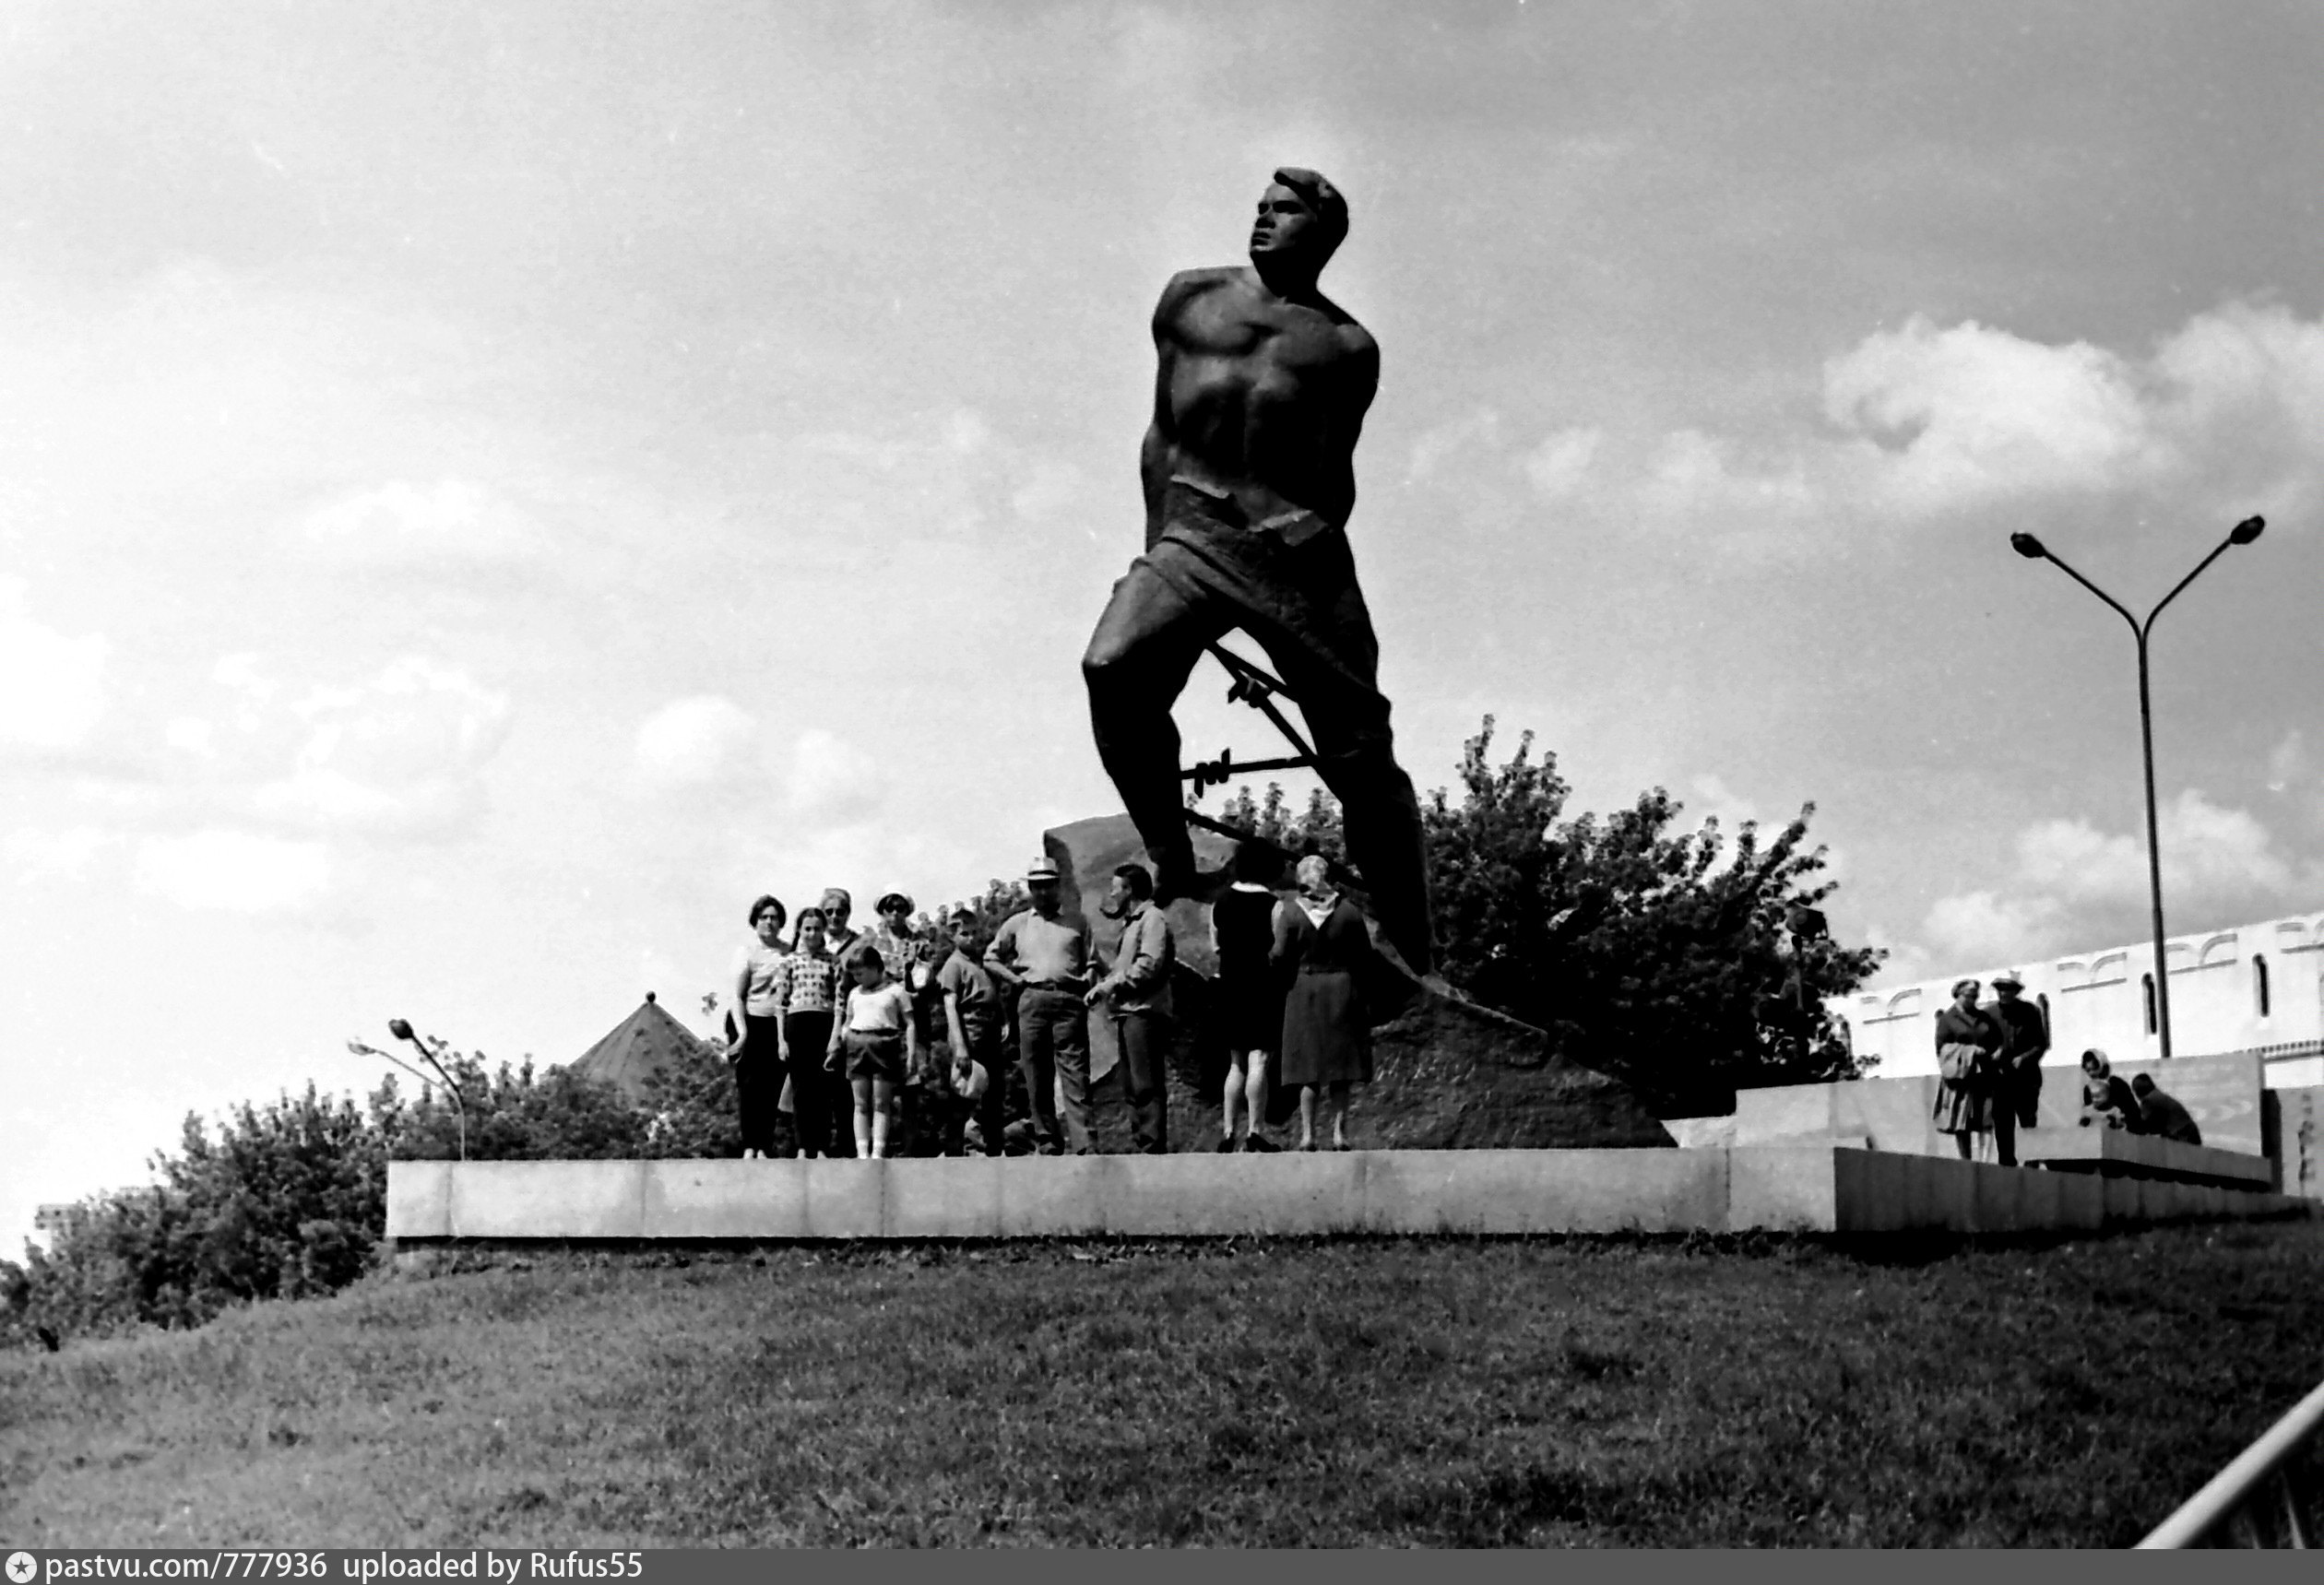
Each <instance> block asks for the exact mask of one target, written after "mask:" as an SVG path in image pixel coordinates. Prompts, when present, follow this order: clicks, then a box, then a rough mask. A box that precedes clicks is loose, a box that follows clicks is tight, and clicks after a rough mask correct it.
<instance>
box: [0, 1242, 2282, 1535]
mask: <svg viewBox="0 0 2324 1585" xmlns="http://www.w3.org/2000/svg"><path fill="white" fill-rule="evenodd" d="M2318 1378H2324V1222H2318V1221H2308V1222H2284V1223H2271V1224H2239V1225H2223V1226H2213V1227H2178V1228H2169V1229H2159V1230H2153V1231H2149V1232H2144V1233H2139V1234H2127V1235H2120V1236H2111V1237H2105V1238H2093V1239H2087V1240H2082V1241H2078V1242H2071V1243H2063V1244H2058V1245H2055V1246H2052V1247H2047V1248H2038V1247H2029V1246H2026V1245H2023V1244H2019V1245H2015V1246H2007V1245H1991V1244H1987V1245H1961V1244H1954V1243H1923V1244H1917V1245H1914V1246H1911V1247H1908V1248H1895V1247H1891V1248H1890V1249H1889V1250H1888V1251H1887V1252H1886V1253H1885V1254H1883V1255H1879V1256H1874V1255H1869V1254H1866V1253H1862V1252H1851V1251H1850V1250H1848V1249H1845V1248H1839V1247H1835V1246H1833V1245H1831V1244H1829V1243H1825V1242H1819V1241H1815V1240H1808V1239H1797V1240H1790V1239H1742V1240H1737V1239H1690V1240H1685V1241H1675V1240H1618V1239H1572V1240H1540V1241H1526V1242H1466V1241H1455V1240H1421V1239H1411V1240H1398V1241H1357V1240H1349V1241H1344V1242H1308V1241H1268V1242H1264V1243H1261V1244H1257V1245H1253V1244H1251V1243H1248V1242H1242V1243H1237V1244H1234V1245H1231V1246H1215V1245H1183V1246H1174V1245H1145V1244H1103V1243H1096V1244H1045V1245H1020V1246H999V1247H990V1248H890V1249H884V1250H883V1249H874V1248H848V1249H841V1248H824V1249H820V1250H811V1249H785V1250H778V1251H772V1252H768V1253H766V1254H765V1255H753V1254H749V1253H741V1254H729V1253H712V1254H702V1253H696V1254H693V1255H691V1256H688V1255H678V1254H663V1255H660V1256H655V1257H649V1256H605V1255H589V1254H580V1253H575V1254H543V1255H539V1256H536V1257H533V1258H531V1259H530V1260H521V1261H516V1262H513V1263H511V1262H506V1261H505V1258H504V1263H503V1264H502V1265H501V1266H499V1267H497V1268H492V1269H485V1268H481V1267H480V1268H479V1269H474V1270H468V1271H455V1270H447V1271H445V1272H440V1273H439V1274H436V1275H433V1276H429V1277H424V1278H412V1277H403V1278H388V1277H378V1278H374V1279H371V1280H369V1281H367V1282H365V1283H362V1284H361V1285H359V1286H358V1287H357V1288H356V1289H354V1290H351V1291H350V1292H349V1293H347V1294H344V1295H340V1296H338V1297H337V1298H334V1299H329V1300H323V1301H310V1302H306V1303H300V1304H279V1305H268V1306H263V1307H256V1308H254V1309H250V1310H246V1311H243V1312H240V1313H237V1314H234V1315H231V1316H229V1317H227V1318H225V1319H222V1320H220V1321H219V1322H217V1323H215V1324H213V1325H211V1326H209V1327H207V1328H205V1329H203V1330H201V1331H196V1332H191V1333H180V1334H174V1335H160V1336H149V1337H144V1338H137V1339H128V1340H122V1341H117V1342H110V1343H81V1344H77V1345H74V1346H71V1347H68V1348H67V1349H66V1350H65V1352H64V1353H62V1354H54V1355H48V1354H13V1355H9V1356H6V1357H4V1358H0V1538H5V1539H6V1541H7V1543H8V1544H18V1545H31V1546H47V1545H95V1544H129V1545H148V1546H152V1545H207V1544H219V1545H227V1544H292V1545H324V1544H332V1545H419V1544H494V1545H505V1546H515V1545H535V1544H543V1545H546V1544H554V1545H558V1546H568V1545H614V1544H623V1545H628V1544H644V1545H702V1544H800V1543H803V1544H817V1545H832V1544H850V1543H870V1544H983V1543H1003V1544H1049V1543H1065V1544H1139V1543H1149V1542H1150V1543H1161V1544H1292V1545H1297V1544H1405V1543H1428V1544H1464V1545H1499V1544H1520V1543H1522V1544H1552V1545H1555V1544H1665V1545H1669V1544H1680V1545H1683V1544H1778V1545H1859V1544H1865V1545H1920V1544H1956V1543H1961V1544H1983V1545H2010V1546H2016V1545H2057V1544H2073V1545H2112V1544H2125V1543H2128V1542H2130V1541H2133V1540H2135V1539H2137V1537H2138V1536H2139V1535H2140V1534H2141V1533H2143V1532H2144V1531H2145V1530H2146V1529H2147V1528H2148V1527H2149V1526H2150V1525H2151V1524H2152V1523H2153V1522H2154V1521H2155V1520H2159V1519H2161V1518H2162V1517H2163V1515H2164V1513H2166V1512H2167V1511H2168V1510H2169V1509H2170V1508H2172V1507H2174V1506H2175V1505H2176V1503H2177V1502H2178V1501H2179V1500H2180V1499H2181V1498H2182V1497H2184V1496H2187V1495H2188V1493H2190V1492H2192V1491H2193V1490H2194V1489H2195V1488H2196V1487H2197V1486H2198V1485H2199V1484H2201V1483H2202V1481H2203V1480H2205V1479H2206V1478H2208V1477H2209V1476H2210V1475H2211V1473H2214V1472H2215V1471H2216V1470H2217V1469H2218V1468H2219V1466H2220V1465H2221V1464H2223V1463H2224V1462H2225V1461H2227V1459H2228V1458H2229V1457H2231V1456H2232V1455H2233V1454H2234V1453H2235V1451H2236V1450H2237V1449H2239V1448H2240V1447H2241V1446H2242V1445H2243V1444H2244V1443H2245V1442H2246V1441H2247V1440H2248V1439H2249V1438H2250V1437H2253V1436H2255V1435H2256V1434H2257V1433H2258V1432H2259V1431H2260V1430H2261V1429H2262V1428H2263V1427H2264V1426H2266V1425H2268V1424H2269V1423H2270V1422H2271V1421H2272V1420H2273V1419H2274V1418H2275V1416H2276V1415H2277V1414H2279V1413H2282V1411H2283V1410H2284V1409H2285V1408H2287V1407H2289V1406H2290V1404H2292V1403H2293V1402H2294V1401H2295V1400H2297V1399H2298V1398H2299V1396H2300V1395H2301V1394H2302V1393H2303V1392H2304V1391H2306V1390H2307V1389H2308V1388H2310V1387H2312V1386H2313V1385H2314V1384H2315V1383H2316V1381H2317V1380H2318Z"/></svg>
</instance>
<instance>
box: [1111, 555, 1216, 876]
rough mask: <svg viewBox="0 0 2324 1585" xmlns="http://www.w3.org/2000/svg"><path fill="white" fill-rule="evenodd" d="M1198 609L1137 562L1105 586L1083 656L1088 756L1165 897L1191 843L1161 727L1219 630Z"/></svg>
mask: <svg viewBox="0 0 2324 1585" xmlns="http://www.w3.org/2000/svg"><path fill="white" fill-rule="evenodd" d="M1205 604H1206V602H1203V601H1201V600H1199V599H1197V598H1196V597H1193V596H1192V595H1189V594H1188V593H1186V592H1184V591H1183V590H1181V589H1180V587H1179V586H1176V585H1175V584H1173V583H1171V582H1170V581H1169V580H1168V579H1167V578H1165V577H1163V576H1162V575H1161V574H1159V573H1157V572H1156V571H1155V570H1154V568H1153V566H1152V565H1150V564H1149V563H1148V562H1147V560H1146V559H1145V558H1144V557H1143V556H1141V557H1140V558H1139V559H1138V560H1136V561H1134V562H1131V563H1130V571H1129V572H1128V573H1126V574H1123V575H1122V578H1121V580H1120V582H1119V583H1117V584H1115V585H1114V591H1113V598H1112V599H1110V600H1109V601H1108V602H1107V604H1106V610H1105V614H1104V615H1103V616H1101V617H1099V618H1098V619H1097V632H1096V633H1092V634H1091V635H1090V639H1089V648H1088V651H1087V652H1086V653H1085V654H1084V655H1083V656H1082V678H1083V680H1084V681H1085V682H1086V683H1087V684H1088V686H1089V725H1090V728H1091V731H1092V733H1093V735H1094V736H1095V737H1096V738H1097V757H1098V758H1099V759H1100V760H1101V761H1103V762H1104V763H1105V766H1106V774H1107V775H1109V776H1111V777H1112V778H1113V784H1114V787H1115V789H1116V790H1117V791H1119V792H1120V794H1121V801H1122V805H1123V807H1125V808H1126V809H1128V810H1129V811H1130V818H1131V820H1132V822H1134V823H1135V824H1136V826H1137V828H1138V836H1139V838H1140V840H1141V841H1143V842H1144V844H1145V849H1146V852H1147V854H1148V855H1150V856H1151V857H1152V858H1153V859H1154V863H1155V868H1156V870H1157V871H1158V873H1157V874H1156V877H1155V879H1156V883H1157V886H1158V887H1159V889H1160V890H1161V891H1162V892H1163V893H1164V894H1165V895H1166V896H1168V895H1170V894H1174V893H1177V892H1178V891H1179V890H1180V888H1183V887H1185V886H1187V885H1188V884H1190V883H1191V882H1192V880H1193V876H1194V844H1193V842H1192V839H1191V838H1190V837H1189V836H1188V835H1187V831H1186V819H1185V815H1184V813H1183V810H1185V808H1186V799H1185V795H1184V794H1183V792H1181V791H1180V780H1179V734H1178V725H1177V723H1176V722H1174V721H1172V720H1171V719H1170V706H1171V705H1172V704H1176V703H1177V701H1178V696H1179V693H1180V691H1181V690H1183V689H1184V688H1185V686H1186V679H1187V676H1188V674H1189V673H1191V672H1192V670H1193V669H1194V663H1195V661H1196V660H1198V659H1200V658H1201V656H1202V654H1203V645H1206V644H1208V643H1209V642H1210V641H1211V640H1212V639H1214V638H1216V637H1217V636H1218V635H1219V634H1220V633H1222V632H1224V631H1225V628H1224V626H1223V625H1222V624H1221V623H1220V622H1219V621H1218V620H1217V619H1216V618H1215V616H1213V615H1212V614H1210V613H1209V612H1208V611H1207V610H1206V609H1204V608H1205Z"/></svg>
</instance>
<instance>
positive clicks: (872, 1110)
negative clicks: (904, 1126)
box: [827, 941, 919, 1157]
mask: <svg viewBox="0 0 2324 1585" xmlns="http://www.w3.org/2000/svg"><path fill="white" fill-rule="evenodd" d="M847 966H848V975H849V976H850V977H852V978H853V979H854V981H855V984H854V985H852V986H850V987H849V988H848V999H847V1005H846V1006H845V1008H843V1009H842V1010H841V1011H840V1014H839V1016H838V1017H837V1018H836V1019H835V1020H833V1021H832V1038H831V1054H830V1057H829V1059H828V1063H827V1065H829V1066H832V1067H838V1066H840V1065H841V1063H842V1060H843V1059H844V1062H845V1066H846V1070H847V1075H848V1083H849V1084H850V1085H851V1086H853V1088H854V1090H855V1139H856V1154H858V1155H868V1156H881V1157H884V1156H885V1155H886V1154H887V1153H888V1125H889V1119H890V1118H893V1117H894V1116H895V1089H896V1086H897V1085H898V1084H901V1083H902V1082H904V1073H905V1070H906V1068H907V1066H910V1067H917V1066H919V1034H918V1032H917V1031H916V1030H915V1029H914V1028H913V1026H912V1001H911V997H910V995H909V993H907V991H906V990H905V988H903V986H901V985H899V984H897V983H896V982H895V980H893V979H891V978H889V977H888V972H887V964H885V963H884V962H883V960H882V959H881V957H880V952H879V949H878V948H877V947H874V946H872V945H871V943H870V942H868V941H867V942H864V943H862V944H861V945H860V946H858V947H857V948H856V949H855V950H854V951H853V952H849V953H848V959H847Z"/></svg>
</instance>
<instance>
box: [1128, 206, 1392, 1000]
mask: <svg viewBox="0 0 2324 1585" xmlns="http://www.w3.org/2000/svg"><path fill="white" fill-rule="evenodd" d="M1346 234H1347V204H1346V200H1345V199H1343V198H1342V197H1341V196H1340V195H1339V192H1338V190H1337V189H1336V188H1334V186H1333V185H1332V184H1331V183H1329V182H1327V181H1325V180H1324V179H1323V178H1322V176H1320V175H1318V174H1317V173H1316V172H1312V171H1305V170H1299V169H1297V168H1287V169H1285V170H1281V171H1277V172H1275V181H1274V183H1272V184H1271V185H1270V186H1269V187H1268V188H1267V190H1266V192H1265V193H1264V194H1263V195H1262V196H1261V197H1260V200H1259V216H1258V219H1257V221H1256V222H1255V223H1254V224H1253V225H1252V227H1251V265H1250V266H1249V267H1248V268H1245V267H1242V266H1235V265H1223V266H1218V267H1215V268H1212V269H1191V270H1184V271H1181V272H1180V274H1178V275H1176V276H1173V277H1172V278H1171V279H1170V284H1169V285H1168V286H1167V287H1165V288H1163V290H1162V301H1161V302H1160V303H1159V304H1157V305H1156V308H1155V311H1154V344H1155V348H1156V351H1157V353H1158V354H1159V357H1160V367H1159V368H1158V370H1157V371H1156V379H1155V390H1154V422H1153V424H1152V425H1151V426H1150V427H1149V428H1148V429H1147V431H1146V435H1145V444H1144V448H1143V450H1142V451H1141V452H1140V454H1139V459H1138V461H1139V472H1140V474H1141V476H1142V477H1143V479H1144V485H1145V504H1146V536H1145V554H1144V555H1143V556H1140V557H1139V558H1138V559H1137V560H1135V561H1133V562H1131V563H1130V571H1129V572H1128V573H1127V574H1124V575H1123V576H1122V578H1121V581H1120V582H1119V583H1117V584H1116V585H1115V586H1114V591H1113V598H1112V599H1111V600H1110V601H1109V602H1108V604H1107V606H1106V612H1105V615H1103V616H1102V617H1100V618H1098V620H1097V632H1096V633H1094V634H1092V635H1091V637H1090V641H1089V651H1088V653H1087V654H1086V655H1085V656H1083V657H1082V672H1083V675H1084V677H1085V679H1086V680H1087V681H1088V684H1089V716H1090V724H1091V726H1092V727H1094V728H1095V731H1096V735H1097V752H1098V756H1099V757H1100V758H1101V759H1103V760H1104V762H1105V765H1106V770H1107V773H1108V774H1109V775H1111V776H1112V777H1113V780H1114V786H1115V787H1117V788H1118V789H1120V793H1121V798H1122V801H1123V802H1124V803H1125V804H1126V805H1128V807H1129V810H1130V815H1131V818H1132V820H1133V821H1134V822H1136V823H1137V827H1138V834H1139V836H1140V837H1141V838H1142V839H1144V843H1145V847H1146V851H1147V852H1148V853H1149V854H1151V855H1152V856H1153V858H1154V860H1155V864H1156V869H1158V871H1159V873H1158V875H1157V876H1156V882H1157V892H1158V893H1159V895H1160V896H1161V897H1162V899H1163V900H1165V901H1167V900H1168V899H1169V898H1171V897H1174V896H1182V895H1187V894H1190V893H1192V891H1193V890H1194V888H1195V885H1196V880H1195V873H1194V848H1193V844H1192V841H1191V839H1190V838H1189V837H1188V834H1187V830H1186V822H1185V821H1184V819H1183V817H1182V815H1181V813H1180V811H1181V810H1182V809H1183V808H1184V801H1183V797H1182V795H1181V793H1180V775H1179V735H1178V728H1177V727H1176V725H1175V724H1174V723H1173V722H1172V721H1171V719H1170V706H1171V704H1173V703H1175V702H1176V700H1177V698H1178V696H1179V692H1180V690H1181V689H1183V688H1184V687H1185V686H1186V679H1187V676H1188V674H1189V673H1190V672H1192V670H1193V668H1194V662H1195V661H1196V660H1197V659H1198V658H1199V657H1200V656H1201V655H1202V653H1203V646H1204V645H1207V644H1209V643H1211V642H1212V641H1214V640H1215V639H1217V638H1218V637H1220V636H1221V635H1223V634H1224V633H1227V631H1228V630H1230V629H1234V628H1240V629H1241V630H1242V631H1243V632H1245V633H1249V634H1250V635H1251V637H1252V638H1254V639H1256V640H1257V641H1258V642H1259V644H1260V645H1261V646H1262V647H1263V648H1264V649H1265V650H1266V652H1267V655H1268V656H1269V658H1271V659H1272V660H1273V661H1274V662H1275V668H1276V670H1277V672H1278V673H1279V674H1280V675H1281V676H1282V678H1283V680H1284V682H1285V684H1286V686H1287V687H1288V688H1289V689H1290V691H1291V692H1292V694H1293V695H1294V696H1295V697H1296V698H1297V699H1298V704H1299V708H1300V711H1301V713H1302V714H1303V715H1305V716H1306V717H1307V723H1308V727H1309V730H1310V733H1311V734H1312V736H1313V738H1314V743H1315V754H1316V770H1317V772H1318V773H1319V774H1320V775H1322V778H1323V782H1324V785H1325V786H1327V787H1330V788H1331V789H1332V791H1333V792H1334V794H1336V795H1337V796H1338V798H1339V800H1340V807H1341V810H1342V815H1343V818H1344V820H1345V822H1346V833H1347V852H1348V858H1349V859H1350V860H1352V861H1353V862H1354V864H1355V865H1356V867H1357V868H1358V869H1359V870H1361V871H1362V873H1363V879H1364V884H1365V887H1366V889H1367V890H1368V891H1369V893H1371V900H1372V905H1373V907H1374V908H1375V909H1376V910H1377V912H1378V914H1379V917H1380V923H1381V929H1382V930H1383V931H1385V933H1386V934H1387V936H1388V939H1389V940H1390V941H1392V942H1393V944H1394V946H1395V948H1396V950H1397V952H1399V953H1401V954H1402V955H1403V957H1404V959H1405V963H1407V964H1409V965H1410V966H1411V967H1412V969H1413V970H1414V971H1415V972H1416V973H1419V974H1427V973H1428V972H1429V968H1430V964H1431V959H1432V956H1433V952H1432V931H1431V928H1430V922H1429V882H1428V867H1427V860H1426V857H1425V854H1424V852H1423V847H1422V841H1421V833H1420V808H1419V803H1418V800H1417V799H1416V798H1414V797H1413V792H1412V781H1411V778H1410V777H1408V776H1406V775H1405V774H1404V772H1403V771H1402V770H1401V769H1400V768H1398V766H1397V764H1396V761H1395V755H1394V751H1393V739H1392V737H1391V734H1390V732H1389V728H1388V701H1387V700H1386V699H1385V698H1384V697H1382V696H1381V692H1380V689H1379V685H1378V681H1377V678H1378V673H1379V667H1380V645H1379V641H1378V640H1377V639H1375V638H1374V637H1373V636H1372V626H1371V615H1370V613H1369V611H1368V610H1366V609H1365V608H1364V597H1363V594H1362V592H1361V591H1360V590H1358V588H1357V586H1356V562H1355V558H1354V556H1353V555H1352V554H1351V553H1350V551H1349V550H1348V544H1347V535H1346V524H1347V515H1348V513H1349V512H1350V511H1351V510H1352V509H1353V508H1354V506H1355V504H1356V470H1355V454H1356V439H1357V436H1358V434H1359V433H1361V432H1362V430H1363V426H1364V413H1365V410H1366V409H1367V408H1369V407H1370V406H1371V399H1372V395H1373V393H1374V391H1375V390H1377V388H1378V386H1379V384H1380V347H1379V344H1378V343H1376V342H1375V341H1373V340H1372V338H1371V336H1370V334H1369V332H1368V331H1366V330H1365V329H1364V327H1363V326H1362V325H1358V324H1357V323H1356V321H1355V320H1354V319H1353V318H1351V317H1349V315H1348V314H1347V313H1346V311H1345V310H1344V309H1342V308H1341V307H1340V306H1339V305H1338V304H1337V303H1335V302H1333V301H1332V300H1331V299H1330V298H1328V297H1325V296H1324V295H1323V294H1322V292H1320V291H1318V290H1316V284H1315V283H1316V278H1317V277H1319V276H1320V275H1322V271H1323V266H1324V264H1325V263H1326V262H1327V261H1328V260H1329V259H1330V258H1331V256H1332V253H1333V250H1334V249H1335V248H1337V247H1338V246H1339V243H1340V240H1341V239H1342V238H1343V237H1345V236H1346Z"/></svg>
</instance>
